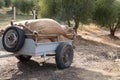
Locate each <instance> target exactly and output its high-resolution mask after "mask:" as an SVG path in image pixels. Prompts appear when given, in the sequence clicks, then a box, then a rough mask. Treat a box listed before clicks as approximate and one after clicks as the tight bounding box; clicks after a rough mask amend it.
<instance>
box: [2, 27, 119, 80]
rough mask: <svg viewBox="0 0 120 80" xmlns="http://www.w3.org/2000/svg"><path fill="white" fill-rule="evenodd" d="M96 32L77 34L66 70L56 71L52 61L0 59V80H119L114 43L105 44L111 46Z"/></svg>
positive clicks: (116, 48) (52, 58) (117, 50)
mask: <svg viewBox="0 0 120 80" xmlns="http://www.w3.org/2000/svg"><path fill="white" fill-rule="evenodd" d="M95 30H96V29H95ZM96 31H99V32H96V33H93V32H92V31H86V30H85V31H83V32H79V34H80V35H81V37H78V38H77V39H76V40H75V44H76V48H75V50H74V61H73V63H72V65H71V67H70V68H67V69H64V70H59V69H58V68H57V67H56V64H55V60H54V57H49V58H47V60H46V61H45V63H43V62H44V59H42V58H41V57H33V58H32V59H31V60H30V61H28V62H24V63H21V62H19V61H18V60H17V59H16V58H15V57H8V58H1V59H0V80H120V60H119V54H118V53H119V51H120V50H119V49H118V47H117V46H118V45H117V44H115V46H114V45H113V44H114V43H113V42H114V41H113V42H112V41H108V42H111V43H110V44H111V45H108V42H107V41H106V39H104V40H103V38H101V37H100V35H99V34H100V33H103V32H100V30H96ZM102 31H103V30H102ZM97 33H98V34H97ZM107 33H108V32H104V34H103V35H106V34H107ZM83 38H84V39H83Z"/></svg>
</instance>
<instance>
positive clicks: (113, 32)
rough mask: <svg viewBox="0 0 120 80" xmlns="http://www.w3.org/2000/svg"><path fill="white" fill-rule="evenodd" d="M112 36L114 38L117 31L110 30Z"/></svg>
mask: <svg viewBox="0 0 120 80" xmlns="http://www.w3.org/2000/svg"><path fill="white" fill-rule="evenodd" d="M110 36H112V37H114V36H115V30H112V29H110Z"/></svg>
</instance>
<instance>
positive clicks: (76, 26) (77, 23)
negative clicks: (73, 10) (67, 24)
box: [74, 20, 79, 33]
mask: <svg viewBox="0 0 120 80" xmlns="http://www.w3.org/2000/svg"><path fill="white" fill-rule="evenodd" d="M74 21H75V26H74V30H75V32H76V33H77V29H78V27H79V20H74Z"/></svg>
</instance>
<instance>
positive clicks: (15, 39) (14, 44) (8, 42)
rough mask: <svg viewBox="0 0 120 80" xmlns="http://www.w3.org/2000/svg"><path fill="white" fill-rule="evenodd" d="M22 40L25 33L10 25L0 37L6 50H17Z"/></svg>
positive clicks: (22, 42) (20, 46) (21, 44)
mask: <svg viewBox="0 0 120 80" xmlns="http://www.w3.org/2000/svg"><path fill="white" fill-rule="evenodd" d="M24 42H25V35H24V31H23V30H22V29H20V28H17V27H14V26H11V27H8V28H7V29H6V30H5V32H4V34H3V38H2V44H3V47H4V49H5V50H6V51H9V52H17V51H19V50H20V49H21V48H22V46H23V44H24Z"/></svg>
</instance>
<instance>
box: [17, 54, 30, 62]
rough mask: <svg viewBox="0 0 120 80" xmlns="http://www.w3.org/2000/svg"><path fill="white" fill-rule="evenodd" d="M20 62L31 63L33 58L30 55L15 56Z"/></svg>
mask: <svg viewBox="0 0 120 80" xmlns="http://www.w3.org/2000/svg"><path fill="white" fill-rule="evenodd" d="M15 57H16V58H17V59H18V60H19V61H21V62H24V61H29V60H30V58H31V57H32V56H28V55H18V56H15Z"/></svg>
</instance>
